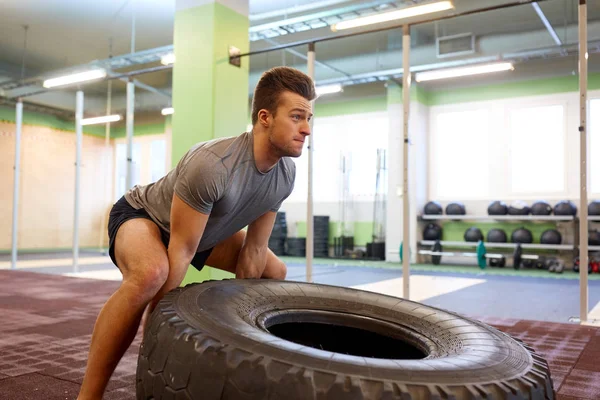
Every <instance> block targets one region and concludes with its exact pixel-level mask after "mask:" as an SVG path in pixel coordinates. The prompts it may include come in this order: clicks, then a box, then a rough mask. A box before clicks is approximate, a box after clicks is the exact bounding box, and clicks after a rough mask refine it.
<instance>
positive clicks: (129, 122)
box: [125, 81, 135, 190]
mask: <svg viewBox="0 0 600 400" xmlns="http://www.w3.org/2000/svg"><path fill="white" fill-rule="evenodd" d="M134 107H135V85H134V84H133V82H131V81H130V82H127V116H126V121H125V130H126V131H127V178H126V184H125V190H129V189H131V187H132V186H133V164H132V163H133V108H134Z"/></svg>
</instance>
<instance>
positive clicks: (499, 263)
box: [488, 257, 506, 268]
mask: <svg viewBox="0 0 600 400" xmlns="http://www.w3.org/2000/svg"><path fill="white" fill-rule="evenodd" d="M488 263H489V264H490V267H500V268H504V266H505V265H506V258H505V257H500V258H489V259H488Z"/></svg>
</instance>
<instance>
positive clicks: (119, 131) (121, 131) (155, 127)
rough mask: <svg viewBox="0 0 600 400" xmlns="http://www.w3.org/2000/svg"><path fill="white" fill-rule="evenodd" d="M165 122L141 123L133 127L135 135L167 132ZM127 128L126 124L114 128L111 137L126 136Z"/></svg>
mask: <svg viewBox="0 0 600 400" xmlns="http://www.w3.org/2000/svg"><path fill="white" fill-rule="evenodd" d="M165 125H166V122H165V123H159V124H140V125H137V124H136V125H135V126H134V127H133V136H145V135H162V134H163V133H165ZM126 133H127V131H126V128H125V127H124V126H121V127H118V128H113V129H111V132H110V137H111V138H123V137H125V136H126Z"/></svg>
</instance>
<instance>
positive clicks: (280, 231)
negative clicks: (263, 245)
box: [268, 211, 288, 256]
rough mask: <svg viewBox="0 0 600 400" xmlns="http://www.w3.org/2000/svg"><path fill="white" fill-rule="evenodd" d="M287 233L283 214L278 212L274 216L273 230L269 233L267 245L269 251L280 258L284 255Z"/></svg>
mask: <svg viewBox="0 0 600 400" xmlns="http://www.w3.org/2000/svg"><path fill="white" fill-rule="evenodd" d="M287 233H288V229H287V222H286V217H285V212H283V211H280V212H278V213H277V214H276V216H275V223H274V224H273V230H272V231H271V236H270V237H269V244H268V246H269V249H271V251H272V252H273V253H274V254H275V255H277V256H282V255H285V253H286V251H285V244H286V239H287Z"/></svg>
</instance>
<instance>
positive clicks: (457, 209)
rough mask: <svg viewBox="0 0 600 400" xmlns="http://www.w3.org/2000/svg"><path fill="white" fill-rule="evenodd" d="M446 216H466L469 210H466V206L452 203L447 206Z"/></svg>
mask: <svg viewBox="0 0 600 400" xmlns="http://www.w3.org/2000/svg"><path fill="white" fill-rule="evenodd" d="M446 214H447V215H466V214H467V210H466V208H465V205H464V204H462V203H458V202H454V203H450V204H448V205H447V206H446Z"/></svg>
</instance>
